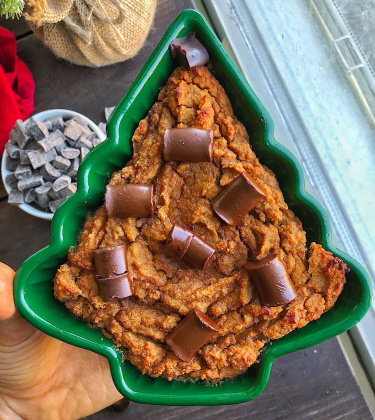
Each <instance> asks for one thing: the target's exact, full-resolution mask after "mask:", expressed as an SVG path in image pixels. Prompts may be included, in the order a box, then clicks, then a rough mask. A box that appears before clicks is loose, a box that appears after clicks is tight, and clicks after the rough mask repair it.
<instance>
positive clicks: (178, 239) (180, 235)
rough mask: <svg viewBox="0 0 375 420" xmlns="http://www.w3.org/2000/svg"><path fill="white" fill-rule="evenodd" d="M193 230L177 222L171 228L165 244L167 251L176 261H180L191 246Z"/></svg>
mask: <svg viewBox="0 0 375 420" xmlns="http://www.w3.org/2000/svg"><path fill="white" fill-rule="evenodd" d="M193 236H194V234H193V232H191V231H190V230H189V229H185V228H183V227H182V226H180V225H178V224H175V225H174V226H173V228H172V229H171V230H170V232H169V234H168V237H167V241H166V243H165V246H164V251H165V253H166V254H167V255H168V256H169V257H172V258H173V259H174V260H176V261H180V260H181V259H182V257H183V256H184V255H185V252H186V251H187V249H188V248H189V245H190V242H191V240H192V239H193Z"/></svg>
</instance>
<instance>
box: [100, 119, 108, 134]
mask: <svg viewBox="0 0 375 420" xmlns="http://www.w3.org/2000/svg"><path fill="white" fill-rule="evenodd" d="M98 127H99V130H101V131H103V133H104V134H107V124H106V123H103V122H100V123H99V125H98Z"/></svg>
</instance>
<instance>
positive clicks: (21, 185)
mask: <svg viewBox="0 0 375 420" xmlns="http://www.w3.org/2000/svg"><path fill="white" fill-rule="evenodd" d="M42 184H43V177H42V176H40V175H35V174H33V175H31V177H30V178H26V179H20V180H19V181H18V184H17V187H18V189H19V190H20V191H23V190H27V189H29V188H34V187H39V185H42Z"/></svg>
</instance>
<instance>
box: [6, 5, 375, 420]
mask: <svg viewBox="0 0 375 420" xmlns="http://www.w3.org/2000/svg"><path fill="white" fill-rule="evenodd" d="M191 7H193V2H192V1H190V0H183V1H181V0H179V1H173V0H159V2H158V7H157V12H156V17H155V21H154V24H153V27H152V30H151V32H150V35H149V36H148V38H147V41H146V42H145V45H144V46H143V48H142V49H141V51H140V52H139V53H138V54H137V55H136V56H135V57H134V58H132V59H131V60H128V61H126V62H124V63H119V64H115V65H112V66H107V67H103V68H96V69H92V68H85V67H78V66H75V65H72V64H69V63H67V62H65V61H63V60H59V59H57V58H56V57H55V56H54V55H53V54H52V53H51V52H50V51H49V49H48V48H47V47H45V46H44V45H43V44H42V43H41V42H40V41H39V40H38V39H37V38H36V37H35V36H34V35H32V34H30V33H29V29H28V27H27V25H26V24H25V23H24V22H23V20H22V19H21V20H20V21H15V22H9V21H4V19H0V25H1V26H4V27H6V28H8V29H10V30H11V31H13V33H14V34H15V35H16V36H17V37H18V38H19V39H18V42H17V45H18V55H19V57H20V58H21V59H22V60H23V61H24V62H25V63H26V64H27V65H28V66H29V68H30V70H31V71H32V73H33V75H34V79H35V84H36V90H35V111H34V112H35V113H36V112H39V111H42V110H46V109H51V108H67V109H73V110H75V111H78V112H81V113H83V114H84V115H86V116H88V117H89V118H91V119H92V120H93V121H94V122H96V123H99V122H100V121H104V113H103V109H104V107H105V106H114V105H116V104H117V103H118V102H119V100H120V99H121V98H122V97H123V96H124V94H125V92H126V90H127V88H128V87H129V85H130V84H131V82H132V81H133V80H134V78H135V77H136V75H137V74H138V72H139V70H140V68H141V67H142V65H143V64H144V63H145V61H146V60H147V58H148V56H149V55H150V53H151V52H152V51H153V49H154V47H155V45H156V44H157V43H158V41H159V40H160V38H161V37H162V35H163V33H164V32H165V30H166V29H167V27H168V25H169V24H170V23H171V21H172V20H173V19H174V18H175V17H176V16H177V14H178V13H179V12H180V11H181V10H183V9H185V8H191ZM4 196H5V192H4V189H3V186H2V185H1V188H0V260H1V261H2V262H4V263H6V264H8V265H10V266H11V267H12V268H13V269H15V270H16V269H17V268H18V267H19V266H20V264H21V263H22V262H23V261H24V260H25V259H26V258H28V257H29V256H30V255H32V254H33V253H35V252H36V251H38V250H39V249H41V248H43V247H44V246H46V245H48V242H49V238H50V222H48V221H45V220H40V219H37V218H35V217H32V216H30V215H28V214H26V213H24V212H23V211H22V210H20V209H19V208H18V207H15V206H11V205H9V204H8V203H7V202H6V200H4ZM220 416H222V417H223V418H225V419H247V418H249V419H252V418H256V419H257V420H261V419H271V420H272V419H314V420H315V419H361V420H367V419H371V418H372V417H371V414H370V411H369V410H368V408H367V406H366V403H365V401H364V399H363V396H362V394H361V392H360V389H359V387H358V385H357V384H356V382H355V379H354V377H353V375H352V374H351V371H350V369H349V367H348V365H347V363H346V361H345V358H344V356H343V354H342V352H341V349H340V347H339V344H338V341H337V340H336V339H331V340H329V341H326V342H324V343H322V344H320V345H318V346H315V347H311V348H309V349H306V350H301V351H298V352H295V353H293V354H290V355H287V356H283V357H281V358H279V359H277V360H276V361H275V363H274V365H273V367H272V371H271V377H270V381H269V384H268V386H267V388H266V389H265V391H264V392H263V393H262V394H261V395H260V396H259V397H258V398H256V399H255V400H253V401H250V402H247V403H244V404H238V405H231V406H222V405H221V406H196V407H177V406H153V405H142V404H136V403H130V405H129V407H128V408H127V409H126V410H125V411H123V412H117V411H114V410H113V409H112V408H107V409H105V410H103V411H101V412H99V413H96V414H94V415H92V416H90V417H88V418H87V420H88V419H90V420H112V419H113V420H114V419H118V420H119V419H127V420H132V419H135V420H139V419H142V420H148V419H150V420H151V419H152V420H154V419H166V420H172V419H176V420H177V419H178V420H179V419H190V420H194V419H214V418H215V419H216V418H218V417H220Z"/></svg>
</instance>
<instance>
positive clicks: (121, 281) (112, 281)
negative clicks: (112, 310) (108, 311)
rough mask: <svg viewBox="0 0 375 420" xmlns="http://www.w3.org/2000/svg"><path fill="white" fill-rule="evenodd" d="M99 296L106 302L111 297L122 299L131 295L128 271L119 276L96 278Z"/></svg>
mask: <svg viewBox="0 0 375 420" xmlns="http://www.w3.org/2000/svg"><path fill="white" fill-rule="evenodd" d="M96 281H97V283H98V286H99V292H100V296H101V298H102V299H103V300H104V301H105V302H107V301H109V300H112V299H124V298H126V297H128V296H131V295H132V281H131V278H130V276H129V274H128V273H124V274H120V275H119V276H114V277H108V278H106V279H101V278H99V277H97V279H96Z"/></svg>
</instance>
